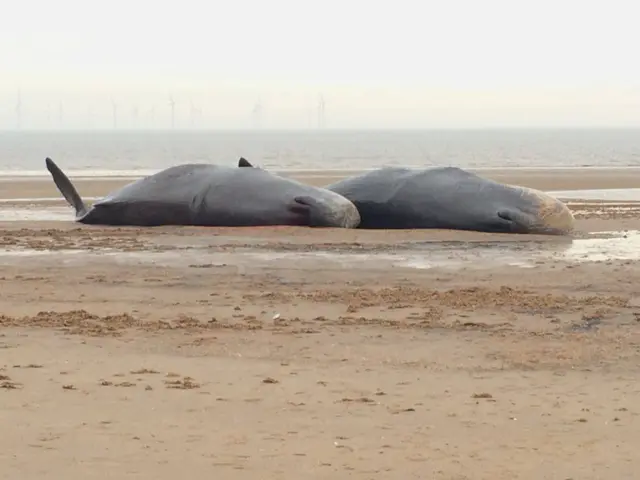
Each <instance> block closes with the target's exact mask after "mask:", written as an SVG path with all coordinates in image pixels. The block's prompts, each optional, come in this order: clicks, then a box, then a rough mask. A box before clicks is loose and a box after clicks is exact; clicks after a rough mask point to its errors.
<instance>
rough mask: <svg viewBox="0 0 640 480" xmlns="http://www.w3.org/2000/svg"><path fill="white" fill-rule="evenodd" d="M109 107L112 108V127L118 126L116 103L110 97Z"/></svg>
mask: <svg viewBox="0 0 640 480" xmlns="http://www.w3.org/2000/svg"><path fill="white" fill-rule="evenodd" d="M111 109H112V110H113V129H114V130H115V129H116V128H118V105H117V104H116V101H115V100H114V99H113V97H112V98H111Z"/></svg>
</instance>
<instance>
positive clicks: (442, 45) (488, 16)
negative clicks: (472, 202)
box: [0, 0, 640, 129]
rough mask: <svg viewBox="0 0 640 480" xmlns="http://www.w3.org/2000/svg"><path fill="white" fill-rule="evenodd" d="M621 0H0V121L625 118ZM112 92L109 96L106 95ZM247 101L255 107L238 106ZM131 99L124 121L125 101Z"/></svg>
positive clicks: (626, 12) (551, 121)
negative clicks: (321, 103) (321, 110)
mask: <svg viewBox="0 0 640 480" xmlns="http://www.w3.org/2000/svg"><path fill="white" fill-rule="evenodd" d="M639 18H640V4H638V3H636V2H633V1H632V0H628V1H621V0H607V1H606V2H605V1H603V0H601V1H593V0H582V1H578V0H553V1H552V0H535V1H529V0H526V1H525V0H509V1H507V0H482V1H479V0H464V1H463V0H458V1H456V0H446V1H445V0H434V1H428V0H422V1H418V0H415V1H407V0H394V1H387V0H371V1H364V0H340V1H338V0H322V1H317V0H314V1H311V0H268V1H267V0H265V1H259V0H253V1H250V0H230V1H225V2H222V1H219V2H218V1H216V2H214V1H196V0H180V1H174V0H156V1H151V0H127V1H124V0H110V1H109V2H89V1H86V0H85V1H81V0H55V1H45V0H39V1H38V0H19V1H12V0H6V1H5V2H4V3H3V11H2V16H1V19H0V129H6V128H15V127H16V126H17V124H18V123H17V122H18V116H17V114H16V106H17V102H18V100H17V99H18V91H20V92H21V108H20V111H21V126H22V128H46V127H51V128H57V127H59V126H63V127H65V128H81V127H93V128H98V127H99V128H111V127H112V126H113V105H114V104H115V106H116V122H117V127H118V128H130V127H132V126H136V125H137V126H138V127H170V125H171V113H170V112H171V109H170V106H169V99H170V95H173V98H174V101H175V126H176V128H187V127H190V126H191V125H192V122H191V116H190V102H193V104H194V107H195V108H200V109H201V111H202V114H201V117H200V118H198V115H197V114H194V116H193V126H194V127H211V128H225V127H226V128H250V127H251V126H253V125H256V124H261V125H262V126H263V127H265V128H309V127H313V128H315V127H316V125H317V122H318V113H317V106H318V96H319V94H322V95H323V96H324V98H325V118H326V120H325V121H326V126H327V127H329V128H369V127H373V128H423V127H424V128H440V127H442V128H450V127H465V128H466V127H492V126H507V127H509V126H516V127H518V126H640V55H639V53H638V50H639V48H640V47H639V46H640V27H639V26H638V25H639V24H638V19H639ZM112 100H113V103H112ZM257 103H260V104H261V105H262V116H261V117H258V116H256V115H254V114H253V113H252V111H253V109H254V107H255V105H256V104H257ZM136 108H137V120H136V117H135V114H134V109H136Z"/></svg>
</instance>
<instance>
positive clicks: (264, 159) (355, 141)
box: [0, 129, 640, 175]
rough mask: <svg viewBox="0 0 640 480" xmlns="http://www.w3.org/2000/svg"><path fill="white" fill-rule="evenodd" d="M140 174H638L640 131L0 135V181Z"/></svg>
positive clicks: (56, 133) (167, 132)
mask: <svg viewBox="0 0 640 480" xmlns="http://www.w3.org/2000/svg"><path fill="white" fill-rule="evenodd" d="M47 156H50V157H51V158H53V159H54V160H55V161H56V162H57V163H58V164H59V165H60V166H61V167H62V168H63V169H64V170H65V171H67V172H68V173H71V174H74V175H142V174H145V175H146V174H149V173H152V172H156V171H158V170H161V169H163V168H166V167H169V166H171V165H176V164H180V163H191V162H208V163H219V164H227V165H234V166H235V165H237V160H238V158H239V157H240V156H244V157H246V158H247V159H248V160H249V161H252V162H254V163H256V164H259V165H260V166H262V167H265V168H271V169H278V170H311V169H328V170H356V169H357V170H360V169H370V168H377V167H381V166H387V165H404V166H409V167H418V166H433V165H456V166H459V167H462V168H500V167H584V166H595V167H612V166H616V167H623V166H634V167H638V166H640V130H621V129H618V130H613V129H612V130H446V131H436V130H425V131H409V130H407V131H313V130H310V131H292V132H285V131H278V132H267V131H245V132H242V131H237V132H221V131H211V132H206V131H204V132H203V131H86V132H69V131H60V132H52V131H48V132H0V175H17V174H22V175H47V172H46V170H45V167H44V159H45V157H47Z"/></svg>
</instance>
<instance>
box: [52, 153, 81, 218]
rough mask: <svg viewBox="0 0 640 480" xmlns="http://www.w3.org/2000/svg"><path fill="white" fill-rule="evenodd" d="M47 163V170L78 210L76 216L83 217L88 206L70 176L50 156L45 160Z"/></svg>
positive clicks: (69, 201)
mask: <svg viewBox="0 0 640 480" xmlns="http://www.w3.org/2000/svg"><path fill="white" fill-rule="evenodd" d="M45 161H46V164H47V170H49V173H50V174H51V176H52V177H53V181H54V183H55V184H56V187H58V190H60V193H61V194H62V196H63V197H64V198H65V199H66V200H67V202H68V203H69V205H71V206H72V207H73V208H74V209H75V211H76V218H80V217H83V216H84V215H85V214H86V213H87V206H86V205H85V204H84V202H83V201H82V198H81V197H80V194H79V193H78V191H77V190H76V187H74V186H73V184H72V183H71V180H69V177H67V176H66V175H65V174H64V172H63V171H62V170H60V168H59V167H58V166H57V165H56V164H55V163H54V161H53V160H51V159H50V158H49V157H47V159H46V160H45Z"/></svg>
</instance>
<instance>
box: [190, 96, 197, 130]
mask: <svg viewBox="0 0 640 480" xmlns="http://www.w3.org/2000/svg"><path fill="white" fill-rule="evenodd" d="M196 113H197V111H196V107H194V106H193V100H191V99H189V123H190V124H191V128H192V129H193V126H194V124H195V116H196Z"/></svg>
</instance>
